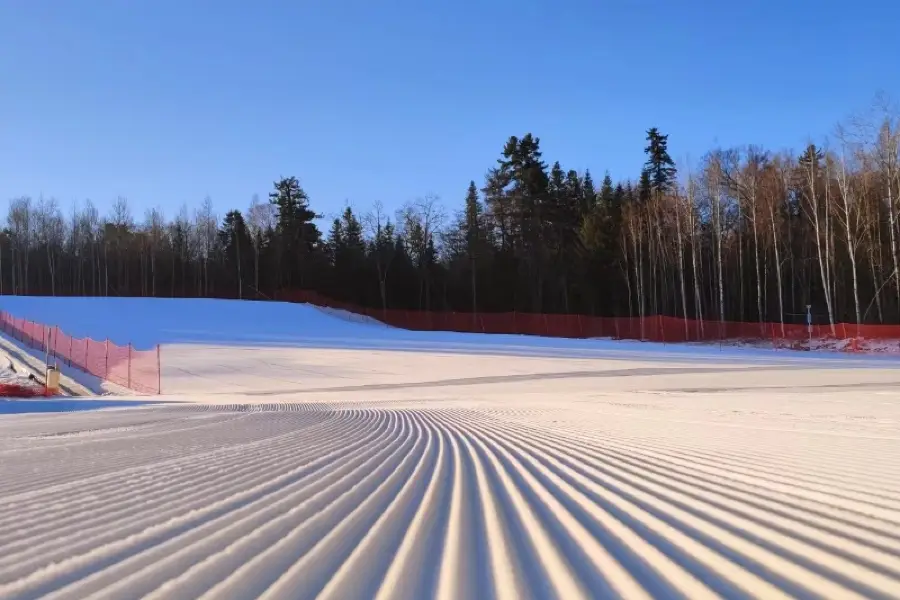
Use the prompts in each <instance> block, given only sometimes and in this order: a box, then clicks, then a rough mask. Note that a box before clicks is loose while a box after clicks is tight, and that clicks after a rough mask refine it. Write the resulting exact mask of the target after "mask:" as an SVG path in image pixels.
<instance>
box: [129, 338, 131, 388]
mask: <svg viewBox="0 0 900 600" xmlns="http://www.w3.org/2000/svg"><path fill="white" fill-rule="evenodd" d="M128 389H131V342H128Z"/></svg>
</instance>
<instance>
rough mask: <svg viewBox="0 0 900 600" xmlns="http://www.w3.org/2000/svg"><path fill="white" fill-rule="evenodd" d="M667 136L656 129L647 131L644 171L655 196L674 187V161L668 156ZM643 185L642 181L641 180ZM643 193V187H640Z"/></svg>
mask: <svg viewBox="0 0 900 600" xmlns="http://www.w3.org/2000/svg"><path fill="white" fill-rule="evenodd" d="M668 146H669V136H667V135H663V134H661V133H660V132H659V130H658V129H657V128H656V127H651V128H650V129H648V130H647V147H646V148H644V153H646V154H647V162H646V163H645V164H644V170H645V171H647V172H648V175H649V177H650V184H651V185H650V187H651V188H652V189H653V191H654V192H655V193H657V194H663V193H665V192H668V191H669V190H670V189H671V188H672V186H674V185H675V175H676V173H677V169H676V168H675V161H673V160H672V158H671V157H670V156H669V150H668ZM642 184H643V180H642ZM641 189H642V191H643V189H644V188H643V186H642V188H641Z"/></svg>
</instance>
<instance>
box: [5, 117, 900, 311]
mask: <svg viewBox="0 0 900 600" xmlns="http://www.w3.org/2000/svg"><path fill="white" fill-rule="evenodd" d="M878 106H879V107H880V108H877V109H875V110H873V111H871V114H868V113H867V116H866V117H865V118H862V117H860V118H854V119H852V120H851V122H849V123H848V124H845V125H842V126H840V127H838V128H837V130H836V132H835V134H834V136H833V137H832V138H831V139H830V140H829V141H828V142H827V143H824V144H821V145H814V144H809V145H807V146H806V147H805V148H802V150H801V151H799V152H796V153H794V152H789V151H769V150H766V149H764V148H762V147H758V146H752V145H749V146H745V147H739V148H717V149H713V150H711V151H709V152H708V153H707V154H706V155H705V156H703V157H702V159H700V160H699V161H698V163H697V164H696V165H694V166H692V167H691V168H690V169H688V168H684V167H682V168H680V169H678V168H676V164H675V161H674V160H673V159H672V157H671V153H670V150H669V140H668V137H667V136H666V135H665V134H663V133H662V132H661V131H660V130H659V129H657V128H650V129H648V130H647V131H646V133H645V135H646V149H645V157H644V158H645V163H644V167H643V169H642V170H641V171H640V173H637V174H636V175H637V177H635V178H633V179H628V180H622V181H614V180H613V179H612V178H611V177H610V176H609V174H606V175H605V176H601V177H599V178H598V179H595V176H594V174H593V173H592V172H590V171H583V172H577V171H575V170H571V169H566V168H565V167H564V166H563V165H561V164H560V163H559V162H553V163H550V162H549V160H548V159H546V158H545V157H544V156H543V153H542V151H541V143H540V138H538V137H536V136H535V135H532V134H530V133H525V134H524V135H521V136H512V137H510V138H509V139H508V140H506V141H505V143H503V144H502V146H501V145H500V144H498V147H500V152H499V156H498V158H497V161H496V163H495V164H494V165H486V167H488V168H487V170H486V173H485V174H484V175H483V178H480V179H478V180H473V181H470V182H469V184H468V188H466V185H465V181H463V182H461V186H460V196H459V199H458V201H453V202H452V203H450V205H446V204H444V203H443V201H442V199H440V198H437V197H435V196H423V197H421V198H417V199H414V200H411V201H408V202H406V203H405V204H404V205H402V207H401V208H400V209H399V210H397V211H396V212H395V213H393V214H389V213H388V212H387V211H386V210H385V209H384V207H383V205H382V204H380V203H375V204H374V205H372V206H371V207H370V208H367V209H365V210H359V209H356V210H355V209H353V208H351V207H349V206H348V207H346V208H345V209H344V211H343V213H342V214H341V215H340V216H339V217H338V218H336V219H334V220H333V222H332V223H330V224H328V225H326V226H324V227H322V228H320V226H319V225H318V223H321V222H322V220H323V218H322V216H321V215H320V214H318V213H317V212H316V211H315V209H314V208H313V207H314V202H313V200H314V199H311V198H310V197H309V196H308V195H307V193H306V192H305V191H304V189H303V188H302V186H301V184H300V181H299V180H298V178H297V177H283V178H281V179H279V180H278V181H275V182H274V184H273V186H272V188H271V191H270V193H269V194H268V198H264V199H260V198H258V197H254V198H253V199H252V201H251V202H250V205H249V207H245V208H241V209H238V208H232V209H230V210H227V211H224V212H223V213H218V212H217V211H216V209H215V208H214V206H213V203H212V201H211V200H210V199H209V198H207V199H205V200H204V201H202V202H201V203H198V205H197V206H196V207H195V208H194V209H193V210H189V209H188V207H187V206H184V207H183V208H182V209H181V210H180V212H178V213H177V214H175V215H172V216H170V217H168V218H167V216H166V215H164V214H163V212H162V211H161V210H159V209H151V210H148V211H146V213H145V214H143V215H135V214H133V210H132V208H131V206H130V205H129V202H128V200H127V199H126V198H119V199H117V200H116V201H115V203H114V204H113V206H112V209H111V210H110V212H109V214H100V212H99V211H98V210H97V208H96V207H95V206H94V205H93V204H92V203H91V202H90V201H85V202H80V203H78V204H77V205H75V206H72V207H70V208H69V207H65V208H64V207H62V206H60V204H59V202H58V201H57V200H55V199H53V198H47V197H39V198H32V197H18V198H13V199H11V200H10V201H9V210H8V215H7V218H6V224H5V228H4V229H3V230H2V232H0V294H21V295H85V296H90V295H96V296H164V297H218V298H243V299H271V298H273V297H275V296H276V295H277V294H278V293H279V292H282V291H285V290H298V289H303V290H314V291H316V292H318V293H320V294H323V295H325V296H329V297H332V298H334V299H337V300H342V301H345V302H352V303H356V304H359V305H363V306H367V307H373V308H402V309H422V310H435V311H448V310H454V311H463V312H469V311H477V312H499V311H512V310H516V311H524V312H543V313H573V314H574V313H577V314H586V315H598V316H648V315H656V314H662V315H668V316H674V317H689V318H695V319H705V320H729V321H748V322H756V321H759V322H775V323H778V322H782V323H798V322H805V315H806V312H807V306H810V307H811V311H812V313H813V315H814V316H815V319H816V321H817V322H819V323H823V324H827V323H829V322H830V323H835V322H846V323H892V324H895V323H898V322H900V277H898V261H900V257H898V243H900V240H898V236H900V228H898V215H900V119H898V117H897V113H896V111H894V110H892V109H891V108H890V107H889V106H888V104H887V103H883V104H880V105H878ZM638 135H640V133H638ZM324 230H327V231H324Z"/></svg>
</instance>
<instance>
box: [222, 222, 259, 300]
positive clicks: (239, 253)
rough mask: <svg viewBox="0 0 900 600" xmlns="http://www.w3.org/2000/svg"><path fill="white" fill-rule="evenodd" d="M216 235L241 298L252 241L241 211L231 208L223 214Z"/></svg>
mask: <svg viewBox="0 0 900 600" xmlns="http://www.w3.org/2000/svg"><path fill="white" fill-rule="evenodd" d="M218 237H219V245H220V246H221V248H222V253H223V257H224V261H225V265H226V267H227V268H228V270H229V271H230V272H231V273H233V274H234V275H235V277H236V279H237V291H238V298H243V297H244V274H245V272H246V266H247V262H248V258H249V257H250V252H251V249H252V244H253V241H252V240H251V238H250V232H249V231H248V229H247V224H246V223H245V222H244V215H243V214H241V211H239V210H232V211H229V212H228V213H226V214H225V220H224V221H222V227H221V228H220V229H219V231H218Z"/></svg>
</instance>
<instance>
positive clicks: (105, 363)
mask: <svg viewBox="0 0 900 600" xmlns="http://www.w3.org/2000/svg"><path fill="white" fill-rule="evenodd" d="M103 379H105V380H106V381H109V338H106V357H105V358H104V359H103Z"/></svg>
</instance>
